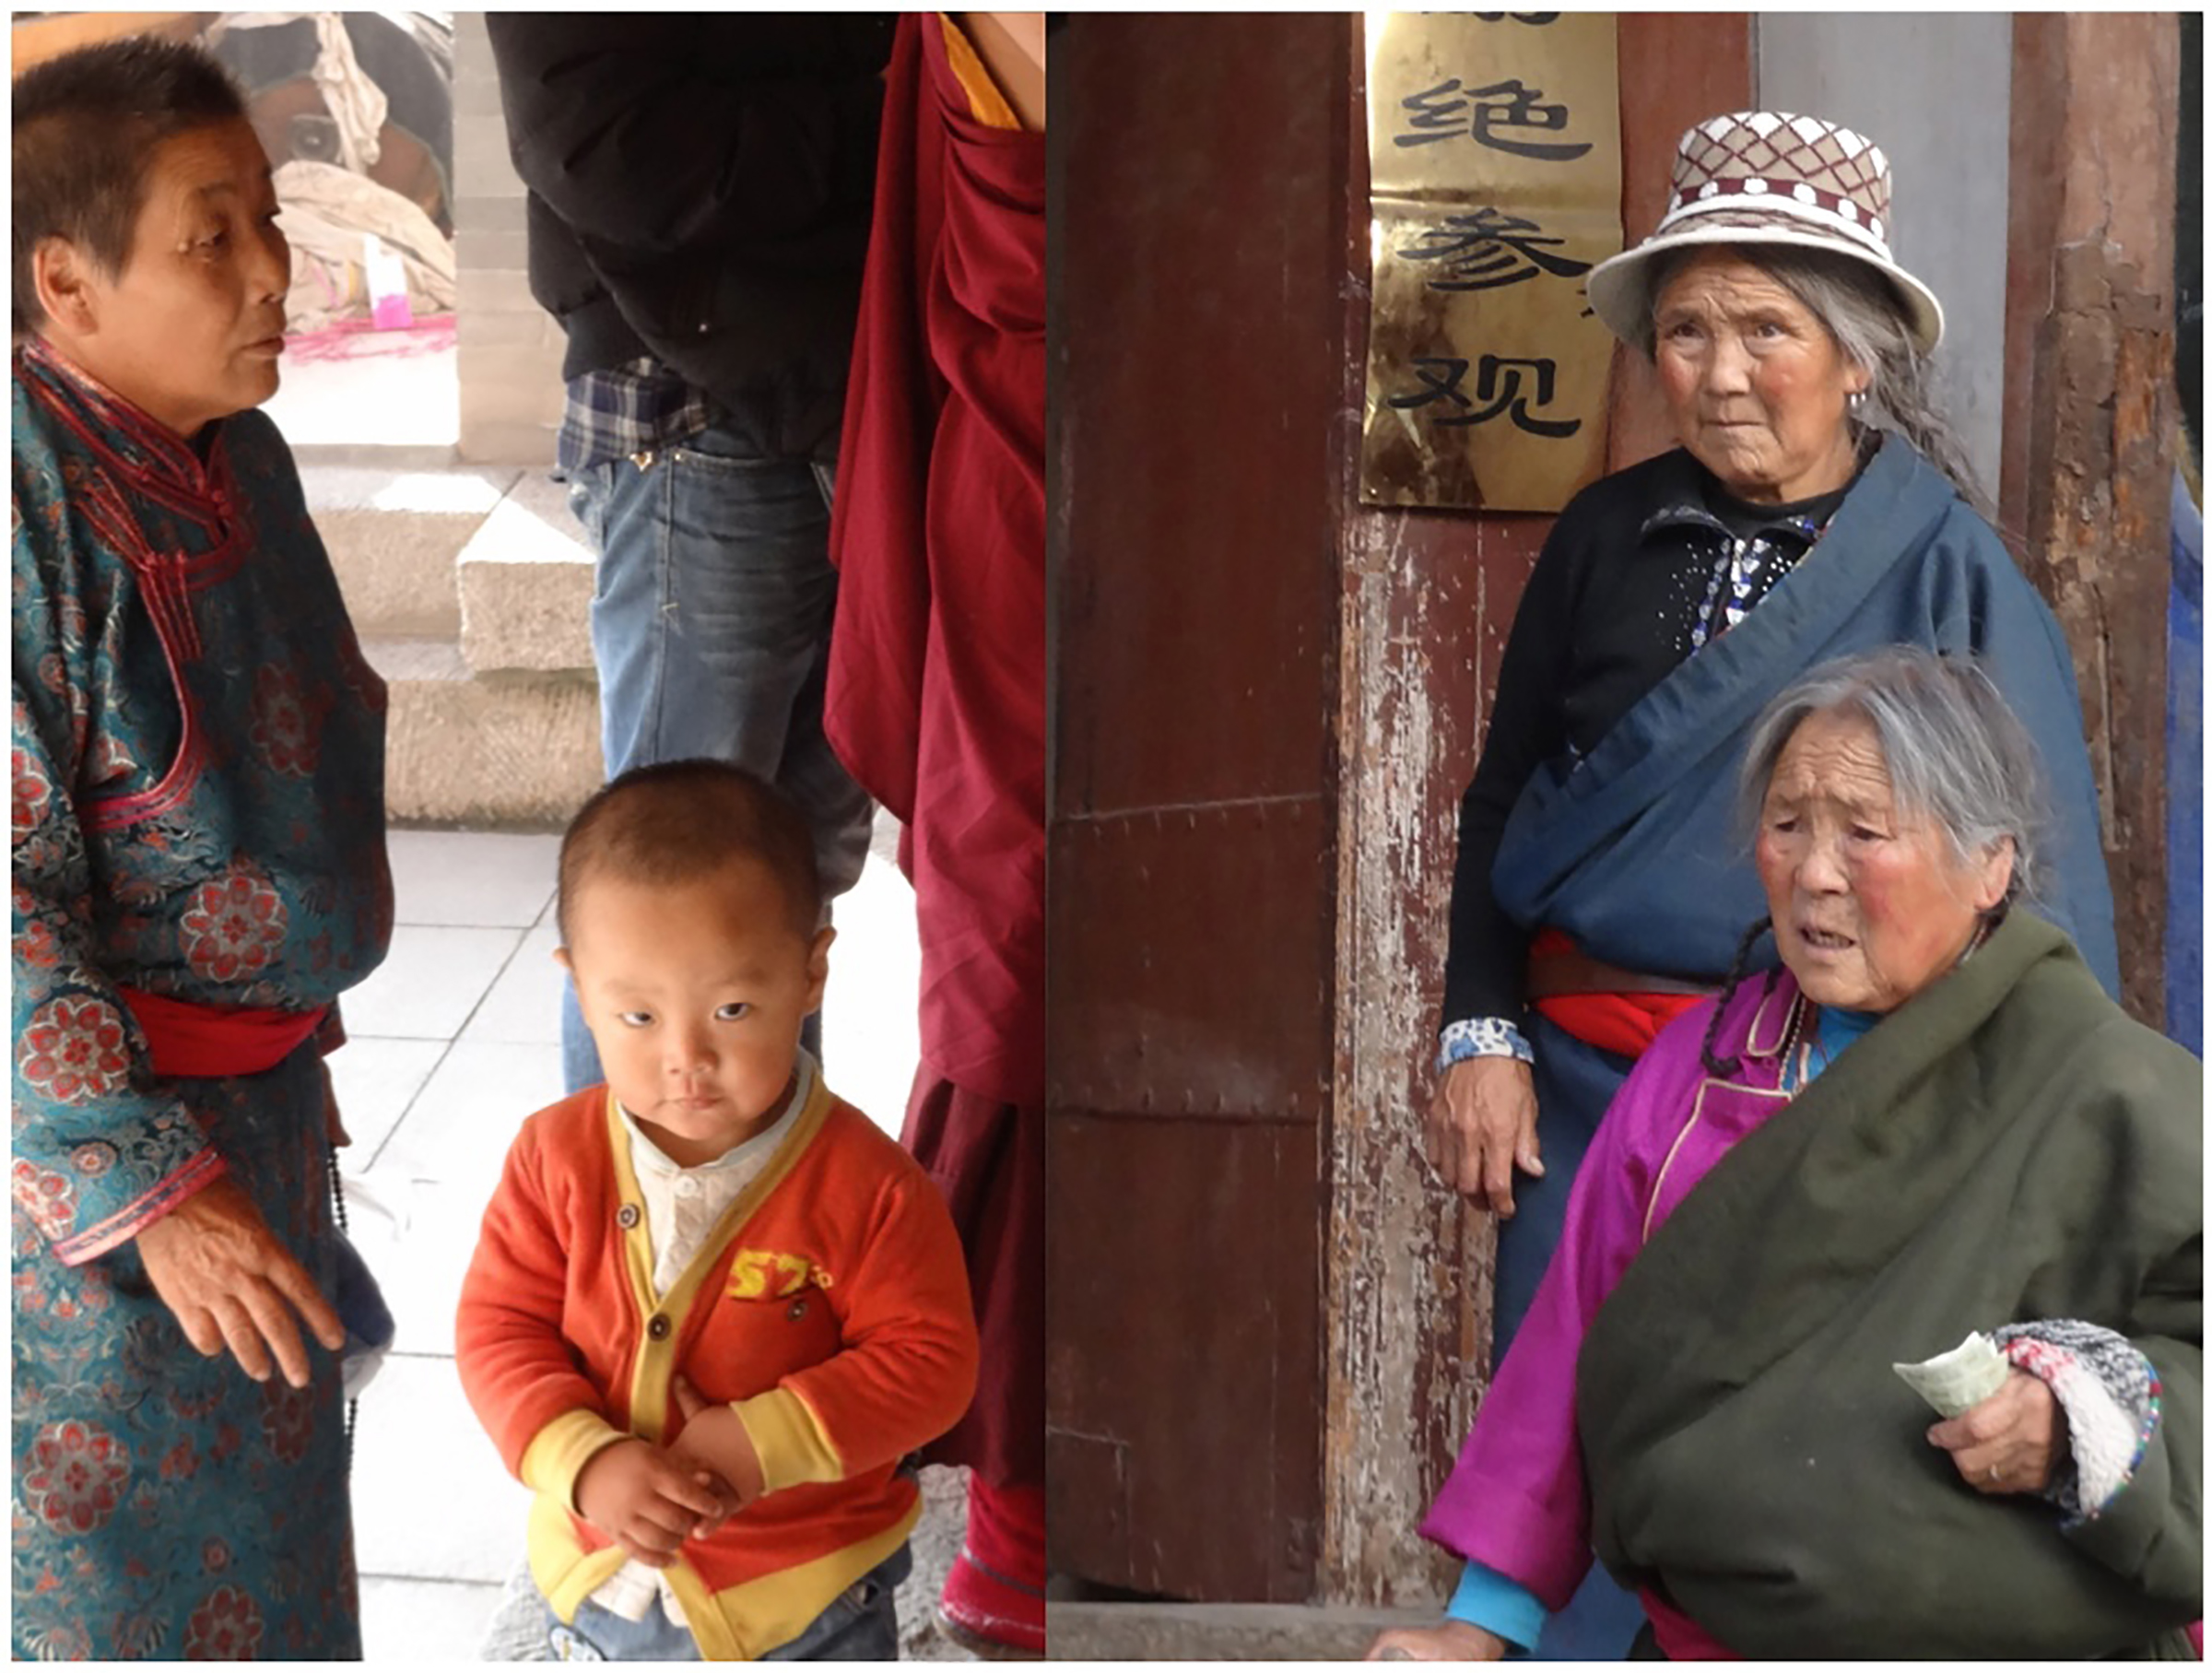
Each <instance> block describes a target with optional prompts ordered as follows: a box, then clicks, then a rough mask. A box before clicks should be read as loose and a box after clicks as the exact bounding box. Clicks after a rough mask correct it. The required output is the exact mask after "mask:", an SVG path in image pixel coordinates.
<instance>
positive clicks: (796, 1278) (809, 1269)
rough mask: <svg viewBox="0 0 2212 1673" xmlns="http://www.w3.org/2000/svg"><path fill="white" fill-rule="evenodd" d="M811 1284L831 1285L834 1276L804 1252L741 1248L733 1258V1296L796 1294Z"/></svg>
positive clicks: (756, 1297) (750, 1299) (751, 1299)
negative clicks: (782, 1252) (823, 1269)
mask: <svg viewBox="0 0 2212 1673" xmlns="http://www.w3.org/2000/svg"><path fill="white" fill-rule="evenodd" d="M808 1284H818V1285H820V1286H821V1288H823V1289H824V1290H827V1289H829V1288H830V1275H829V1274H828V1273H827V1272H824V1271H822V1270H821V1269H820V1268H819V1267H817V1266H815V1264H814V1263H813V1262H812V1261H810V1260H808V1259H807V1258H806V1256H805V1255H781V1254H778V1253H777V1252H776V1251H774V1250H772V1249H740V1250H738V1251H737V1253H736V1255H735V1256H734V1257H733V1258H732V1259H731V1261H730V1289H729V1293H730V1295H731V1297H732V1299H734V1300H736V1301H740V1302H759V1301H766V1300H768V1299H769V1298H770V1297H771V1296H773V1297H779V1298H780V1297H782V1296H786V1295H796V1294H797V1293H798V1292H799V1291H800V1290H804V1289H806V1286H807V1285H808Z"/></svg>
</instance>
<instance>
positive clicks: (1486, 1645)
mask: <svg viewBox="0 0 2212 1673" xmlns="http://www.w3.org/2000/svg"><path fill="white" fill-rule="evenodd" d="M1366 1659H1367V1660H1369V1661H1503V1660H1504V1659H1505V1640H1504V1639H1502V1638H1500V1637H1499V1636H1498V1634H1497V1633H1495V1632H1484V1631H1483V1630H1482V1628H1480V1627H1477V1626H1470V1625H1469V1624H1468V1623H1467V1622H1465V1621H1464V1620H1445V1621H1440V1622H1438V1623H1437V1624H1436V1625H1435V1626H1432V1627H1394V1628H1392V1629H1391V1630H1390V1631H1389V1632H1385V1633H1383V1634H1382V1637H1380V1638H1378V1639H1376V1640H1375V1642H1374V1643H1373V1644H1370V1645H1368V1646H1367V1655H1366Z"/></svg>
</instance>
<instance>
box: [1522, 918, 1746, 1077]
mask: <svg viewBox="0 0 2212 1673" xmlns="http://www.w3.org/2000/svg"><path fill="white" fill-rule="evenodd" d="M1575 950H1576V948H1575V945H1574V942H1573V941H1572V940H1571V939H1570V938H1569V937H1568V936H1567V935H1566V934H1565V932H1563V931H1561V930H1557V929H1540V930H1538V931H1537V932H1536V934H1535V939H1534V940H1532V941H1531V942H1530V943H1529V948H1528V962H1529V967H1530V969H1531V970H1532V971H1533V970H1534V969H1535V967H1536V966H1537V965H1538V964H1540V963H1542V962H1543V960H1545V959H1547V958H1558V957H1561V956H1564V955H1568V954H1571V953H1573V952H1575ZM1705 997H1707V996H1706V995H1704V994H1699V993H1690V994H1685V993H1672V994H1657V993H1633V992H1630V993H1579V994H1551V995H1547V996H1544V997H1542V998H1539V999H1535V1000H1533V1001H1531V1008H1533V1009H1534V1010H1535V1013H1536V1015H1538V1016H1539V1017H1541V1018H1543V1019H1545V1020H1546V1021H1547V1022H1548V1023H1550V1024H1551V1025H1552V1026H1553V1027H1554V1028H1559V1029H1564V1030H1565V1031H1567V1032H1568V1033H1570V1034H1572V1035H1573V1036H1574V1037H1575V1038H1576V1039H1577V1040H1580V1041H1581V1042H1583V1044H1585V1045H1594V1046H1596V1047H1597V1048H1598V1049H1599V1050H1600V1051H1605V1052H1612V1053H1615V1054H1618V1055H1619V1056H1622V1057H1641V1056H1642V1055H1643V1054H1644V1053H1645V1052H1646V1051H1647V1050H1649V1049H1650V1047H1651V1043H1652V1042H1653V1041H1654V1040H1656V1039H1658V1037H1659V1031H1660V1030H1661V1029H1663V1028H1665V1026H1666V1025H1667V1024H1668V1023H1670V1022H1672V1021H1673V1020H1674V1019H1676V1018H1677V1017H1679V1016H1680V1015H1681V1014H1682V1013H1683V1012H1684V1011H1686V1010H1688V1009H1689V1007H1691V1006H1693V1005H1695V1004H1697V1003H1698V1001H1699V1000H1700V999H1703V998H1705Z"/></svg>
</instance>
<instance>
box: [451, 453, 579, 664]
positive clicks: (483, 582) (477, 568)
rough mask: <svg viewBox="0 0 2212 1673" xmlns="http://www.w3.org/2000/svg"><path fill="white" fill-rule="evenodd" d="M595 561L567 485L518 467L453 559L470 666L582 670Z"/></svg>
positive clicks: (465, 652)
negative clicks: (519, 471) (517, 475)
mask: <svg viewBox="0 0 2212 1673" xmlns="http://www.w3.org/2000/svg"><path fill="white" fill-rule="evenodd" d="M455 575H456V577H457V583H458V591H459V595H460V601H461V654H462V655H463V656H465V658H466V659H467V661H468V666H470V668H472V669H474V670H475V671H476V672H477V673H478V674H491V673H500V672H511V671H517V670H522V671H528V672H533V673H555V672H575V673H582V674H589V673H590V672H591V669H592V638H591V607H592V588H593V580H594V557H593V552H592V548H591V547H590V546H589V545H588V544H586V542H585V538H584V534H583V529H582V525H581V524H578V523H577V521H576V518H575V515H574V513H571V511H570V510H569V490H568V487H567V485H566V484H564V483H559V482H556V481H554V480H553V479H552V477H550V476H549V475H548V474H547V473H546V472H545V471H543V470H533V471H525V472H524V473H523V474H522V475H521V477H520V478H519V479H518V480H517V481H516V482H515V483H514V484H513V485H512V487H511V488H510V489H508V491H507V493H506V495H505V496H504V497H503V498H502V499H501V500H500V502H499V504H498V505H497V506H496V507H495V508H494V509H493V510H492V512H491V514H490V515H489V516H488V517H486V518H485V519H484V521H483V523H482V524H481V525H480V526H479V527H478V528H477V531H476V532H475V534H473V535H472V536H470V537H469V541H468V544H467V545H466V546H465V547H463V548H461V552H460V556H459V560H458V562H457V564H456V565H455Z"/></svg>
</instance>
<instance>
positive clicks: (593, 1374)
mask: <svg viewBox="0 0 2212 1673" xmlns="http://www.w3.org/2000/svg"><path fill="white" fill-rule="evenodd" d="M652 1272H653V1255H652V1250H651V1247H650V1242H649V1238H648V1233H647V1228H646V1224H645V1208H644V1199H643V1197H642V1196H641V1194H640V1192H639V1189H638V1183H637V1179H636V1176H635V1175H634V1174H633V1173H632V1172H631V1171H630V1165H629V1142H628V1135H627V1133H626V1132H625V1130H624V1129H623V1126H622V1122H621V1117H620V1115H619V1114H618V1113H617V1112H616V1110H615V1106H614V1100H613V1098H612V1096H611V1095H610V1094H609V1093H608V1091H607V1090H606V1088H604V1087H598V1088H594V1089H593V1090H589V1091H586V1092H580V1093H578V1094H577V1095H576V1096H574V1097H572V1098H568V1099H564V1100H563V1101H562V1102H559V1103H557V1104H554V1105H553V1106H552V1107H551V1108H549V1109H546V1110H542V1111H540V1112H539V1113H537V1114H535V1115H534V1116H532V1117H531V1118H530V1120H529V1121H528V1122H526V1123H525V1124H524V1127H523V1130H522V1133H521V1134H520V1136H519V1137H517V1138H516V1139H515V1141H514V1146H513V1149H512V1150H511V1151H510V1152H509V1153H508V1157H507V1167H506V1172H505V1173H504V1174H503V1176H502V1177H501V1179H500V1185H499V1189H498V1191H497V1192H496V1193H495V1194H494V1195H493V1196H492V1199H491V1203H490V1206H489V1207H488V1208H487V1209H486V1210H485V1214H484V1228H483V1232H482V1235H481V1236H480V1237H479V1238H478V1240H477V1252H476V1255H475V1258H474V1259H473V1260H472V1261H471V1262H470V1263H469V1270H468V1277H467V1279H466V1281H465V1283H464V1285H463V1287H462V1291H461V1310H460V1316H459V1320H458V1323H457V1325H456V1330H455V1344H456V1349H457V1353H458V1360H459V1366H460V1373H461V1382H462V1386H463V1387H464V1388H465V1390H466V1391H467V1394H468V1398H469V1402H470V1404H471V1405H473V1406H474V1407H475V1408H476V1411H477V1419H478V1420H480V1421H481V1422H482V1423H483V1425H484V1427H485V1428H486V1429H487V1430H488V1431H490V1433H491V1436H492V1439H493V1440H494V1441H495V1442H496V1443H498V1445H499V1448H500V1456H501V1457H502V1458H503V1459H505V1461H506V1464H507V1467H508V1468H509V1469H510V1470H512V1471H513V1472H514V1474H515V1475H517V1476H518V1477H520V1478H521V1479H522V1480H523V1481H524V1484H525V1485H527V1486H529V1487H531V1488H533V1489H535V1490H536V1492H537V1495H538V1497H537V1502H536V1503H535V1505H534V1506H533V1507H532V1509H531V1514H530V1532H529V1549H530V1566H531V1572H532V1573H533V1574H534V1575H535V1578H536V1581H537V1584H538V1587H539V1589H540V1590H541V1591H543V1592H544V1593H545V1594H546V1596H547V1598H548V1599H549V1600H550V1601H551V1602H552V1605H553V1608H554V1609H555V1610H556V1612H557V1613H559V1615H560V1616H561V1618H562V1619H563V1620H570V1619H572V1618H573V1617H574V1615H575V1611H576V1606H577V1605H578V1603H580V1602H581V1601H582V1599H584V1598H585V1597H587V1596H590V1595H591V1594H592V1592H593V1591H594V1590H595V1589H596V1588H597V1587H598V1586H600V1585H602V1584H604V1583H605V1582H606V1579H607V1578H608V1577H609V1576H610V1575H612V1574H613V1573H615V1571H616V1570H618V1568H620V1567H621V1566H622V1563H623V1561H624V1556H623V1553H622V1550H621V1549H620V1548H619V1547H618V1546H616V1545H614V1544H613V1543H612V1542H610V1541H609V1540H608V1539H607V1538H606V1537H605V1536H604V1535H602V1534H601V1533H600V1532H599V1531H598V1529H596V1528H594V1527H593V1526H591V1525H590V1524H588V1523H586V1522H585V1521H583V1519H582V1517H580V1516H578V1515H576V1514H574V1503H575V1500H574V1492H575V1483H576V1477H577V1474H578V1472H579V1471H580V1470H581V1469H582V1467H583V1464H584V1462H585V1461H586V1460H587V1459H588V1458H590V1457H591V1456H592V1455H593V1454H594V1453H595V1452H597V1451H598V1450H599V1449H600V1448H601V1447H603V1446H606V1445H607V1444H608V1443H611V1442H614V1441H617V1440H619V1439H621V1438H622V1437H624V1436H626V1435H632V1434H634V1435H641V1436H643V1437H644V1438H645V1439H647V1440H649V1441H655V1442H660V1441H665V1440H667V1439H670V1438H672V1437H673V1436H674V1435H675V1433H676V1431H677V1430H678V1429H680V1427H681V1425H682V1419H681V1416H680V1414H679V1413H678V1412H677V1407H676V1402H675V1400H674V1398H673V1396H672V1395H671V1393H670V1387H671V1382H672V1379H673V1377H674V1375H675V1373H677V1372H678V1371H681V1372H682V1373H684V1375H686V1376H687V1377H688V1378H689V1379H690V1380H691V1382H692V1383H693V1384H695V1385H696V1386H697V1387H698V1389H699V1391H700V1394H702V1395H703V1396H706V1398H708V1399H710V1400H726V1401H732V1402H735V1405H736V1408H737V1412H738V1415H739V1416H740V1417H741V1418H742V1419H743V1420H744V1421H745V1426H746V1430H747V1433H748V1434H749V1435H750V1436H751V1438H752V1442H753V1444H754V1446H755V1447H756V1448H757V1449H758V1451H759V1455H760V1465H761V1468H762V1471H763V1473H764V1475H765V1477H766V1481H767V1488H766V1490H765V1491H764V1492H763V1494H762V1496H761V1497H760V1498H759V1499H757V1500H756V1501H754V1502H753V1503H752V1504H750V1505H748V1506H747V1508H746V1509H745V1510H743V1511H742V1512H740V1513H739V1514H736V1515H735V1516H733V1517H731V1518H730V1519H729V1520H728V1521H727V1522H726V1523H724V1525H723V1526H722V1528H721V1529H720V1530H719V1531H718V1532H716V1533H715V1534H713V1535H712V1536H711V1537H710V1538H705V1539H694V1540H691V1541H689V1542H688V1543H687V1544H686V1545H685V1546H684V1548H683V1551H682V1553H681V1555H680V1556H679V1557H678V1559H677V1561H676V1562H675V1563H674V1564H673V1565H672V1566H671V1567H669V1568H668V1569H666V1570H665V1571H664V1573H665V1574H666V1575H667V1577H668V1579H669V1581H670V1584H671V1585H672V1587H673V1589H674V1591H675V1593H676V1596H677V1600H678V1601H679V1602H680V1603H681V1604H682V1606H683V1609H684V1613H685V1615H686V1617H687V1618H688V1620H689V1622H690V1625H691V1630H692V1633H693V1635H694V1636H695V1637H696V1638H697V1639H698V1641H699V1645H700V1653H701V1655H704V1656H705V1657H706V1658H707V1659H710V1660H730V1659H738V1660H742V1659H749V1658H751V1657H754V1656H757V1655H759V1654H760V1653H761V1652H762V1651H764V1650H770V1649H773V1648H774V1647H775V1646H776V1645H778V1644H783V1643H787V1642H788V1641H790V1640H791V1639H793V1638H795V1637H797V1636H798V1634H799V1633H801V1632H804V1631H805V1630H806V1627H807V1625H808V1624H809V1623H810V1622H811V1621H812V1620H814V1618H815V1617H816V1616H818V1614H820V1613H821V1611H822V1610H823V1609H824V1608H828V1607H829V1605H830V1602H831V1601H832V1600H834V1599H835V1598H836V1597H837V1596H838V1595H839V1594H840V1593H841V1592H842V1591H843V1590H844V1589H845V1588H846V1587H848V1586H850V1585H852V1584H853V1582H854V1581H856V1580H857V1579H859V1578H860V1576H861V1575H863V1574H865V1573H867V1571H868V1570H869V1569H871V1568H873V1567H875V1566H876V1565H877V1563H878V1562H881V1561H883V1560H884V1559H885V1558H887V1557H888V1556H889V1555H890V1554H891V1553H892V1552H893V1551H894V1550H896V1549H898V1548H899V1545H900V1541H902V1540H903V1539H904V1538H906V1536H907V1532H908V1530H909V1529H910V1528H911V1527H912V1526H913V1523H914V1519H915V1517H916V1515H917V1514H918V1512H919V1504H918V1493H917V1490H916V1488H915V1486H914V1483H913V1481H912V1478H911V1477H907V1476H901V1475H898V1474H895V1473H894V1467H895V1466H896V1465H897V1463H898V1461H899V1459H900V1457H901V1456H903V1455H905V1454H907V1453H909V1452H911V1451H912V1450H913V1449H914V1448H915V1447H917V1446H920V1445H921V1444H922V1443H924V1442H926V1441H930V1440H933V1439H935V1437H936V1436H937V1435H939V1434H942V1433H943V1432H944V1431H946V1430H947V1429H949V1428H951V1427H952V1425H953V1424H954V1423H955V1422H957V1421H958V1420H959V1418H960V1416H961V1414H962V1413H963V1412H964V1411H965V1410H966V1409H967V1407H968V1402H969V1399H970V1397H971V1396H972V1394H973V1392H974V1388H975V1374H976V1336H975V1320H974V1314H973V1311H972V1308H971V1303H970V1300H969V1294H968V1280H967V1274H966V1270H965V1267H964V1266H963V1264H962V1259H961V1254H960V1245H959V1237H958V1235H957V1234H956V1233H955V1231H953V1226H952V1221H951V1219H950V1217H949V1216H948V1215H947V1212H946V1209H945V1205H944V1202H943V1199H942V1198H941V1197H940V1196H939V1195H938V1193H937V1189H936V1186H935V1184H933V1183H932V1182H931V1180H930V1179H929V1177H928V1175H926V1174H925V1173H924V1172H922V1170H921V1168H920V1167H919V1166H917V1165H916V1164H915V1162H914V1161H913V1160H912V1158H911V1157H910V1156H908V1155H907V1153H906V1152H905V1151H904V1150H902V1149H900V1148H899V1146H898V1145H897V1144H896V1143H894V1142H893V1141H892V1140H891V1139H890V1138H888V1137H886V1136H885V1135H884V1134H882V1133H881V1132H879V1131H878V1130H877V1128H876V1127H875V1126H874V1125H872V1124H871V1123H870V1122H869V1121H868V1120H867V1118H866V1117H865V1116H864V1115H862V1114H861V1113H859V1112H858V1111H856V1110H854V1109H853V1108H852V1107H851V1106H850V1105H848V1104H846V1103H844V1102H841V1100H839V1099H836V1098H834V1097H832V1096H831V1095H830V1093H829V1092H828V1091H827V1090H824V1089H823V1087H822V1085H821V1084H820V1082H819V1081H817V1082H816V1085H815V1089H814V1093H813V1096H812V1097H810V1098H809V1099H808V1101H807V1102H806V1108H805V1109H804V1110H803V1111H802V1112H801V1113H800V1115H799V1117H798V1120H797V1123H796V1125H794V1128H793V1130H792V1133H791V1135H790V1137H788V1138H787V1139H786V1140H785V1141H784V1142H783V1144H782V1147H781V1148H780V1149H778V1150H777V1151H776V1153H775V1155H774V1156H773V1157H772V1158H771V1160H770V1161H769V1164H768V1166H767V1167H766V1169H765V1170H763V1171H762V1172H761V1174H760V1176H759V1178H758V1179H757V1180H755V1181H754V1182H753V1184H751V1185H749V1186H747V1188H746V1190H745V1191H744V1192H743V1193H742V1194H741V1195H740V1196H738V1198H737V1200H736V1201H735V1202H734V1203H732V1204H731V1205H730V1208H729V1210H728V1212H727V1213H725V1214H724V1216H723V1218H722V1219H721V1221H720V1222H719V1223H718V1224H717V1225H716V1226H715V1228H714V1230H713V1231H712V1233H711V1234H710V1236H709V1237H708V1239H707V1241H706V1243H704V1244H703V1245H702V1246H701V1247H700V1252H699V1254H698V1255H697V1256H696V1257H695V1258H694V1259H693V1260H692V1262H691V1264H690V1265H689V1266H688V1267H687V1268H686V1269H685V1270H684V1272H683V1274H682V1276H681V1277H680V1278H678V1279H677V1283H676V1285H675V1287H674V1288H673V1289H672V1290H670V1291H669V1292H668V1293H667V1294H666V1295H665V1296H660V1297H657V1298H656V1297H655V1296H654V1295H653V1287H652Z"/></svg>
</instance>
